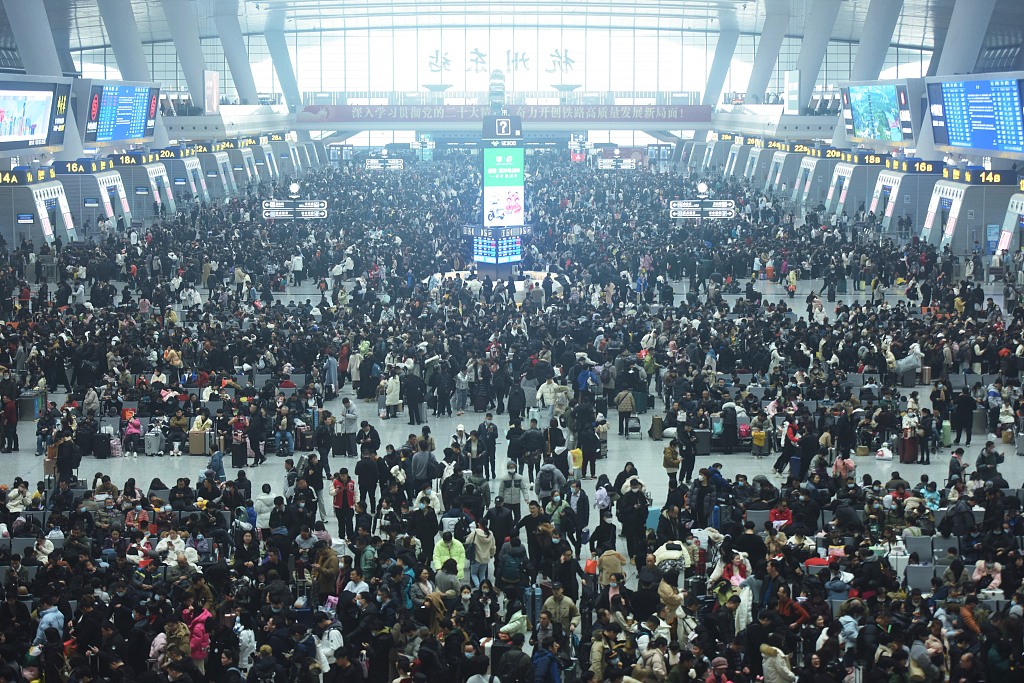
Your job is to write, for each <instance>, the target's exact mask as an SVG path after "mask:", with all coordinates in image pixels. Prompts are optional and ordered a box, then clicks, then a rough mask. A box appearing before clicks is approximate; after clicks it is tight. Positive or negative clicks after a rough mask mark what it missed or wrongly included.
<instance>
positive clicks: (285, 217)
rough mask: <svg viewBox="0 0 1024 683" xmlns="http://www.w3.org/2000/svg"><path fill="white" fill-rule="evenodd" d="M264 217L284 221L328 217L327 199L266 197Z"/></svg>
mask: <svg viewBox="0 0 1024 683" xmlns="http://www.w3.org/2000/svg"><path fill="white" fill-rule="evenodd" d="M263 218H265V219H266V220H282V221H290V220H296V219H312V218H327V200H326V199H298V200H294V199H264V200H263Z"/></svg>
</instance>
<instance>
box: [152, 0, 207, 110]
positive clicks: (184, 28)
mask: <svg viewBox="0 0 1024 683" xmlns="http://www.w3.org/2000/svg"><path fill="white" fill-rule="evenodd" d="M162 3H163V8H164V16H165V18H166V19H167V29H168V30H169V31H170V34H171V40H173V41H174V51H175V52H176V53H177V54H178V63H179V64H181V70H182V72H183V73H184V74H185V82H186V83H188V92H189V94H190V95H191V96H192V104H193V106H196V107H199V108H200V109H202V108H204V107H205V105H206V83H205V81H204V80H203V72H204V71H206V58H205V57H203V45H202V43H201V42H199V19H198V17H196V10H195V5H194V3H193V2H192V0H162Z"/></svg>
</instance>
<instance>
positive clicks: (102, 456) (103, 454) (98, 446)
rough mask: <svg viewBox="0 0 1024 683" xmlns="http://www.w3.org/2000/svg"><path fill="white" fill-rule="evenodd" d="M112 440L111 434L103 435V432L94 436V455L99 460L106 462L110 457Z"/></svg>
mask: <svg viewBox="0 0 1024 683" xmlns="http://www.w3.org/2000/svg"><path fill="white" fill-rule="evenodd" d="M110 439H111V435H110V434H103V433H102V432H100V433H98V434H94V435H93V437H92V454H93V455H94V456H95V457H96V459H97V460H106V459H107V458H109V457H110Z"/></svg>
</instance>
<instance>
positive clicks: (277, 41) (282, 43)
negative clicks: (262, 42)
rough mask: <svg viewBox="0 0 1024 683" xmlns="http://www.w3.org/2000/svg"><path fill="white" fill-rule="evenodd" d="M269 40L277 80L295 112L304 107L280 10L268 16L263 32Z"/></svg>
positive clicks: (268, 46) (268, 45)
mask: <svg viewBox="0 0 1024 683" xmlns="http://www.w3.org/2000/svg"><path fill="white" fill-rule="evenodd" d="M263 36H264V38H265V39H266V41H267V49H268V50H269V51H270V58H271V59H272V60H273V62H274V71H275V72H276V73H277V80H278V81H280V83H281V92H283V93H284V99H285V102H287V103H288V108H289V109H291V110H292V111H293V112H298V111H299V110H301V109H302V96H301V95H300V94H299V82H298V81H297V80H296V79H295V69H294V68H293V67H292V58H291V55H290V54H288V41H286V40H285V37H284V15H283V14H282V13H281V12H280V11H275V12H271V14H270V16H269V17H267V27H266V30H265V31H264V32H263Z"/></svg>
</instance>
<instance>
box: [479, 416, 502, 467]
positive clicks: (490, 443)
mask: <svg viewBox="0 0 1024 683" xmlns="http://www.w3.org/2000/svg"><path fill="white" fill-rule="evenodd" d="M476 433H477V437H478V438H479V439H480V448H481V449H482V450H483V455H482V456H481V457H482V458H483V465H484V474H486V475H487V476H488V477H489V478H491V479H495V478H497V476H498V473H497V471H496V470H495V466H496V460H495V457H496V450H497V446H498V425H496V424H494V415H493V414H492V413H487V414H486V415H484V421H483V422H481V423H480V426H479V427H477V428H476Z"/></svg>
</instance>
